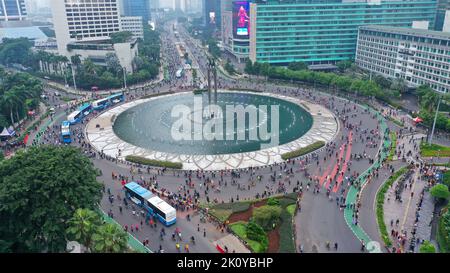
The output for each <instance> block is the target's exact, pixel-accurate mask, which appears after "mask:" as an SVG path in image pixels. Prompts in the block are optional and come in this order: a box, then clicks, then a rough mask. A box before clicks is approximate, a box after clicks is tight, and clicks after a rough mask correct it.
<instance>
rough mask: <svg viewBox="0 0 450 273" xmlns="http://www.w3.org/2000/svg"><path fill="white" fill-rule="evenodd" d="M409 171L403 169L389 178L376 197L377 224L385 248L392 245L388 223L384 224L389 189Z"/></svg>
mask: <svg viewBox="0 0 450 273" xmlns="http://www.w3.org/2000/svg"><path fill="white" fill-rule="evenodd" d="M407 171H408V168H407V167H403V168H401V169H400V170H398V171H397V172H395V173H394V174H393V175H392V176H391V177H389V178H388V180H387V181H386V182H385V183H384V185H383V186H381V188H380V190H379V191H378V192H377V197H376V204H377V206H376V214H377V222H378V228H379V230H380V234H381V239H383V242H384V244H385V246H387V247H390V246H391V245H392V242H391V238H390V236H389V233H388V231H387V227H386V223H385V222H384V208H383V205H384V200H385V195H386V192H387V191H388V189H389V188H390V187H391V186H392V184H393V183H394V182H395V181H397V179H398V178H399V177H400V176H402V175H403V174H405V173H406V172H407Z"/></svg>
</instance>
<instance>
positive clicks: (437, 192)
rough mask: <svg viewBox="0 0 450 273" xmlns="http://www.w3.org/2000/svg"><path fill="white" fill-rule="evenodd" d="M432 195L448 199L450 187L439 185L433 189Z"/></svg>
mask: <svg viewBox="0 0 450 273" xmlns="http://www.w3.org/2000/svg"><path fill="white" fill-rule="evenodd" d="M430 192H431V195H432V196H433V197H435V198H438V199H448V198H449V197H450V192H449V191H448V187H447V186H446V185H443V184H437V185H435V186H433V187H432V188H431V191H430Z"/></svg>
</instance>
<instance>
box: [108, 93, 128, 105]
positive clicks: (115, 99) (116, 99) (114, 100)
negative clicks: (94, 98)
mask: <svg viewBox="0 0 450 273" xmlns="http://www.w3.org/2000/svg"><path fill="white" fill-rule="evenodd" d="M107 99H108V100H109V103H110V105H114V104H118V103H121V102H123V101H124V100H125V96H124V94H123V93H117V94H113V95H111V96H109V97H108V98H107Z"/></svg>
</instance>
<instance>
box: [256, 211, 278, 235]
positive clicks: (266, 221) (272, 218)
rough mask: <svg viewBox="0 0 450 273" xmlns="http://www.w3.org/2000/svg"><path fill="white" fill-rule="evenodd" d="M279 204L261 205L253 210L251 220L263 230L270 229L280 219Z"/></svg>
mask: <svg viewBox="0 0 450 273" xmlns="http://www.w3.org/2000/svg"><path fill="white" fill-rule="evenodd" d="M280 215H281V207H280V206H262V207H259V208H255V209H254V210H253V220H254V221H255V223H257V224H258V225H260V226H261V227H262V228H264V230H266V231H269V230H272V229H273V228H274V227H275V226H276V225H277V224H278V222H279V221H280Z"/></svg>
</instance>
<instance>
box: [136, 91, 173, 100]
mask: <svg viewBox="0 0 450 273" xmlns="http://www.w3.org/2000/svg"><path fill="white" fill-rule="evenodd" d="M174 93H175V92H173V91H167V92H161V93H155V94H150V95H146V96H143V97H142V99H149V98H153V97H159V96H164V95H169V94H174Z"/></svg>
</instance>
